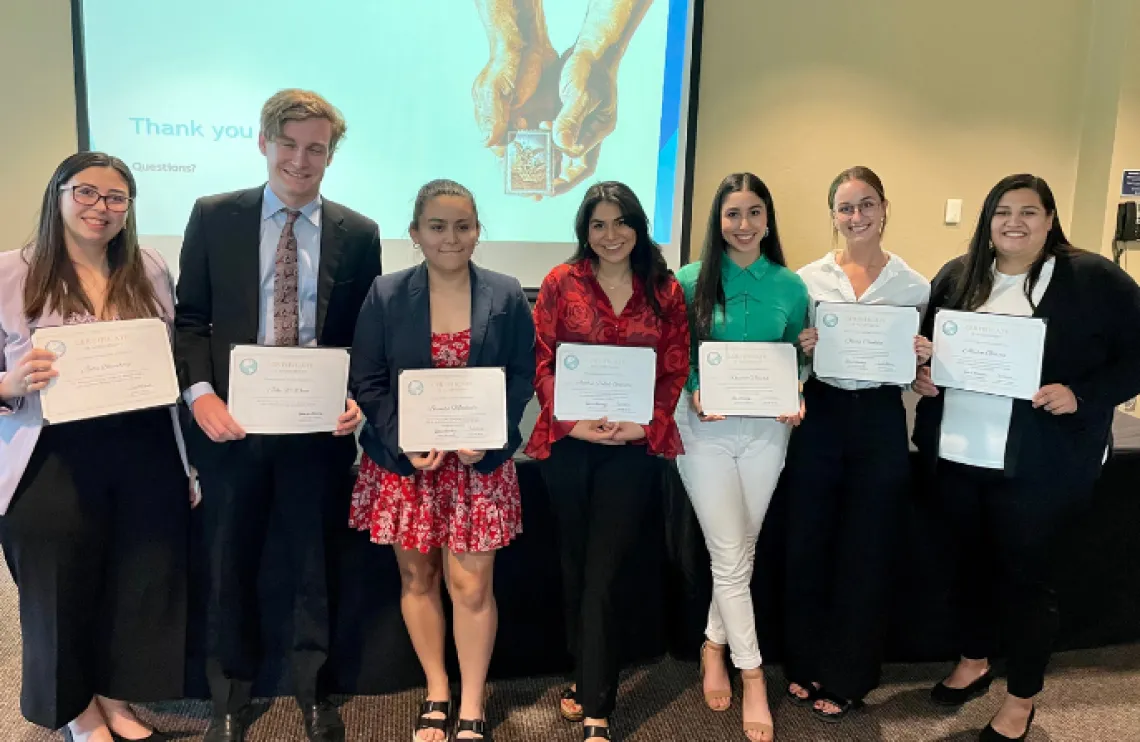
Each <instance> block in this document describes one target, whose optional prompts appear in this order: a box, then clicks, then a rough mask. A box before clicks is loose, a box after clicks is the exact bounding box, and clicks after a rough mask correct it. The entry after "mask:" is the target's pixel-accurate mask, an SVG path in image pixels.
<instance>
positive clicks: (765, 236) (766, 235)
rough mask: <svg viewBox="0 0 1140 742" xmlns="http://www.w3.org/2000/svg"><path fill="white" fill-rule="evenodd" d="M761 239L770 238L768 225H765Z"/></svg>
mask: <svg viewBox="0 0 1140 742" xmlns="http://www.w3.org/2000/svg"><path fill="white" fill-rule="evenodd" d="M760 239H762V240H765V239H768V228H767V227H764V236H763V237H761V238H760Z"/></svg>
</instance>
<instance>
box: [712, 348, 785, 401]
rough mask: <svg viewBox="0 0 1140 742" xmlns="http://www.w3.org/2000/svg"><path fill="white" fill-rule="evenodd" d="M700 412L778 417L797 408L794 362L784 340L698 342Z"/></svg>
mask: <svg viewBox="0 0 1140 742" xmlns="http://www.w3.org/2000/svg"><path fill="white" fill-rule="evenodd" d="M698 352H699V354H700V374H701V407H702V408H704V411H705V414H706V415H730V416H742V417H779V416H780V415H795V414H798V413H799V411H800V383H799V365H798V363H797V360H796V348H795V346H793V345H791V344H790V343H715V342H705V343H701V347H700V350H699V351H698Z"/></svg>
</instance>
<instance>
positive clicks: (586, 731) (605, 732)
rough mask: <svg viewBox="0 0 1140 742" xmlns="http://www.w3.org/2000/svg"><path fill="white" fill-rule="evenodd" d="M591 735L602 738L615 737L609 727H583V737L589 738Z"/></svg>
mask: <svg viewBox="0 0 1140 742" xmlns="http://www.w3.org/2000/svg"><path fill="white" fill-rule="evenodd" d="M590 737H601V738H602V739H613V737H611V736H610V728H609V727H594V726H589V727H582V739H589V738H590Z"/></svg>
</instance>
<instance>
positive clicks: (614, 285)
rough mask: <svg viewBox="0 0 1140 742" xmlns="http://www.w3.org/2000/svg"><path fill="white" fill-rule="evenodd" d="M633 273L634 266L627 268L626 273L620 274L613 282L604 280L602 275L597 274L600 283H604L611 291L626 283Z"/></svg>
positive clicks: (603, 285)
mask: <svg viewBox="0 0 1140 742" xmlns="http://www.w3.org/2000/svg"><path fill="white" fill-rule="evenodd" d="M595 275H597V274H595ZM631 275H633V269H632V268H630V269H628V270H626V272H625V273H623V274H621V275H620V276H618V278H617V280H616V281H614V282H613V283H610V282H608V281H604V280H603V279H602V277H601V276H600V275H598V276H597V279H598V283H600V284H602V287H603V288H607V289H609V290H610V291H613V290H614V289H616V288H618V287H619V286H621V285H622V284H623V283H625V279H627V278H629V277H630V276H631Z"/></svg>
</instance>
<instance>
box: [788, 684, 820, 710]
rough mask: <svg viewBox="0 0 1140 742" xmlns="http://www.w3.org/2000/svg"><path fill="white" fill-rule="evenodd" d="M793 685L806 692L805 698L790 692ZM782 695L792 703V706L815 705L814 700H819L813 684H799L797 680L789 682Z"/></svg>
mask: <svg viewBox="0 0 1140 742" xmlns="http://www.w3.org/2000/svg"><path fill="white" fill-rule="evenodd" d="M793 683H795V684H796V685H798V686H799V687H801V688H803V689H804V690H806V691H807V695H806V696H797V695H796V694H795V693H793V692H792V684H793ZM784 695H786V696H787V697H788V700H789V701H791V702H792V705H794V706H800V707H803V706H811V705H813V704H815V699H817V698H819V688H816V687H815V683H801V682H800V681H798V680H789V681H788V686H787V687H786V688H784Z"/></svg>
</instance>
